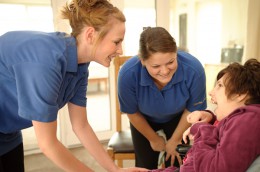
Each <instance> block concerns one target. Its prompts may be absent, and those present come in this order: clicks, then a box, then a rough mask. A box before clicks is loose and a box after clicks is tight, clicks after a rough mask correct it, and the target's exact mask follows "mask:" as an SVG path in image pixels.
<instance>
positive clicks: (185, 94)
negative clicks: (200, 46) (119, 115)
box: [118, 51, 207, 123]
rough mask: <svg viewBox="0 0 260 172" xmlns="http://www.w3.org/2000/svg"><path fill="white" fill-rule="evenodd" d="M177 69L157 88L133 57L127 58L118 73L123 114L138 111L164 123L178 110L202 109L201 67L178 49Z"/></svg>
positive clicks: (138, 61) (137, 59)
mask: <svg viewBox="0 0 260 172" xmlns="http://www.w3.org/2000/svg"><path fill="white" fill-rule="evenodd" d="M177 61H178V68H177V71H176V72H175V74H174V75H173V77H172V79H171V81H170V82H169V83H168V84H167V85H166V86H165V87H164V88H163V89H162V90H159V89H158V88H157V87H156V85H155V83H154V81H153V79H152V77H151V76H150V75H149V73H148V71H147V69H146V68H145V67H143V66H142V64H141V62H140V60H139V58H138V57H137V56H134V57H132V58H131V59H129V60H128V61H127V62H126V63H125V64H124V65H123V66H122V68H121V70H120V72H119V76H118V96H119V102H120V109H121V111H122V112H125V113H127V114H134V113H136V112H140V113H141V114H142V115H143V116H144V117H145V118H146V119H148V120H150V121H152V122H156V123H165V122H168V121H170V120H171V119H173V118H174V117H175V116H176V115H178V114H180V113H182V112H183V111H184V109H188V110H189V111H190V112H192V111H195V110H202V109H205V108H206V106H207V103H206V77H205V72H204V68H203V66H202V65H201V63H200V62H199V60H197V59H196V58H195V57H193V56H192V55H190V54H188V53H185V52H182V51H178V52H177Z"/></svg>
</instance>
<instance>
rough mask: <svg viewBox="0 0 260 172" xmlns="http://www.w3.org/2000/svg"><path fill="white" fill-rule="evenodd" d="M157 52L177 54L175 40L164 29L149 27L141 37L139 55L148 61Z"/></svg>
mask: <svg viewBox="0 0 260 172" xmlns="http://www.w3.org/2000/svg"><path fill="white" fill-rule="evenodd" d="M157 52H160V53H171V52H172V53H176V52H177V46H176V42H175V39H174V38H173V37H172V36H171V34H170V33H169V32H168V31H167V30H166V29H164V28H162V27H147V28H146V29H145V30H144V31H143V32H142V33H141V36H140V40H139V54H138V55H139V57H140V58H142V59H144V60H146V59H148V58H149V57H150V56H151V55H152V54H154V53H157Z"/></svg>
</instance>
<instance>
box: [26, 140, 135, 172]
mask: <svg viewBox="0 0 260 172" xmlns="http://www.w3.org/2000/svg"><path fill="white" fill-rule="evenodd" d="M104 148H106V144H104ZM70 150H71V152H72V153H73V154H74V155H75V156H76V157H77V158H78V159H79V160H80V161H82V162H84V163H85V164H86V165H87V166H88V167H90V168H91V169H92V170H94V171H95V172H106V170H104V169H103V168H102V167H101V166H100V165H99V164H98V163H97V162H96V161H95V160H94V159H93V158H92V157H91V156H90V155H89V154H88V152H87V151H86V150H85V149H84V148H83V147H79V148H73V149H70ZM132 166H134V161H131V160H129V161H125V162H124V167H132ZM25 172H63V171H62V170H61V169H59V168H58V167H57V166H56V165H55V164H53V163H52V162H51V161H50V160H49V159H48V158H47V157H45V156H44V155H43V154H34V155H27V156H25Z"/></svg>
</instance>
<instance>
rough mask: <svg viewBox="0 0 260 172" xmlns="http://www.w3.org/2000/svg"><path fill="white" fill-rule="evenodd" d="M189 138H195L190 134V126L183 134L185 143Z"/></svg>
mask: <svg viewBox="0 0 260 172" xmlns="http://www.w3.org/2000/svg"><path fill="white" fill-rule="evenodd" d="M187 138H189V140H193V139H194V136H193V135H192V134H190V127H189V128H188V129H187V130H186V131H184V133H183V135H182V140H183V141H184V143H186V144H187V143H188V140H187Z"/></svg>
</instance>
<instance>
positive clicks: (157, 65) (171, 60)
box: [141, 53, 178, 89]
mask: <svg viewBox="0 0 260 172" xmlns="http://www.w3.org/2000/svg"><path fill="white" fill-rule="evenodd" d="M141 62H142V65H143V66H145V67H146V69H147V71H148V73H149V74H150V76H151V77H152V78H153V80H154V82H155V84H156V85H157V87H158V88H159V89H162V88H163V87H164V86H166V85H167V84H168V83H169V82H170V81H171V79H172V77H173V75H174V73H175V72H176V70H177V67H178V63H177V54H176V53H154V54H152V55H151V56H150V57H149V58H148V59H146V60H143V59H141Z"/></svg>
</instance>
